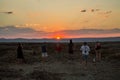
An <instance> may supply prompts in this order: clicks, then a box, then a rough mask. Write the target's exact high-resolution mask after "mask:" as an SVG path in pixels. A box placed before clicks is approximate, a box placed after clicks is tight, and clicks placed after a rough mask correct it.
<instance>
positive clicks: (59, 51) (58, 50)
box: [55, 43, 63, 59]
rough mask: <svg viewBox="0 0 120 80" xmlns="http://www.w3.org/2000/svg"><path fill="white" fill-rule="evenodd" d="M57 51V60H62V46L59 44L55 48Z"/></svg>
mask: <svg viewBox="0 0 120 80" xmlns="http://www.w3.org/2000/svg"><path fill="white" fill-rule="evenodd" d="M55 50H56V58H57V59H61V58H62V56H63V55H62V53H61V51H62V45H61V44H60V43H57V44H56V46H55Z"/></svg>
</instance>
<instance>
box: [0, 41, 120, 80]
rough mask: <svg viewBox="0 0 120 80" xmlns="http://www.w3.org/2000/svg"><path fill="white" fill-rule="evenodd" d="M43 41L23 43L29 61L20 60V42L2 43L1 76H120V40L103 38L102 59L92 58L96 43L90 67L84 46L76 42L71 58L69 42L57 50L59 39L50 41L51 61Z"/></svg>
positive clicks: (21, 79)
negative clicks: (85, 60) (44, 52)
mask: <svg viewBox="0 0 120 80" xmlns="http://www.w3.org/2000/svg"><path fill="white" fill-rule="evenodd" d="M41 44H42V43H22V45H23V51H24V57H25V60H26V62H27V63H26V64H18V63H17V58H16V48H17V43H0V80H120V42H102V43H101V44H102V61H101V62H97V63H96V64H95V63H93V62H92V58H93V56H94V53H95V52H94V50H93V48H94V44H95V43H88V44H89V45H90V47H91V52H90V56H89V61H88V67H87V69H84V66H83V64H82V63H81V60H82V59H81V52H80V50H79V49H80V46H81V45H82V43H75V48H74V55H73V60H70V59H69V54H68V46H67V45H68V44H67V43H61V44H62V47H63V50H62V52H61V53H60V54H58V53H56V52H55V45H56V44H55V43H47V49H48V55H49V57H48V58H47V61H46V62H45V63H43V62H42V61H41V52H40V45H41Z"/></svg>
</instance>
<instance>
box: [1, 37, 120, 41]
mask: <svg viewBox="0 0 120 80" xmlns="http://www.w3.org/2000/svg"><path fill="white" fill-rule="evenodd" d="M69 39H71V38H66V39H60V40H56V39H47V38H43V39H25V38H16V39H5V38H0V42H69ZM72 40H73V42H96V41H100V42H117V41H120V37H107V38H72Z"/></svg>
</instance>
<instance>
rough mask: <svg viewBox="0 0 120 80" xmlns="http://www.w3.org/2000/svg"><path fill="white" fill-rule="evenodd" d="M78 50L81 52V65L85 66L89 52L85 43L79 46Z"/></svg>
mask: <svg viewBox="0 0 120 80" xmlns="http://www.w3.org/2000/svg"><path fill="white" fill-rule="evenodd" d="M80 50H81V51H82V58H83V63H84V64H85V65H86V66H87V59H88V55H89V51H90V47H89V46H88V45H87V43H86V42H84V44H83V45H82V46H81V48H80Z"/></svg>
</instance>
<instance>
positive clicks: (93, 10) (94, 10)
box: [91, 9, 100, 12]
mask: <svg viewBox="0 0 120 80" xmlns="http://www.w3.org/2000/svg"><path fill="white" fill-rule="evenodd" d="M96 11H100V9H91V12H96Z"/></svg>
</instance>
